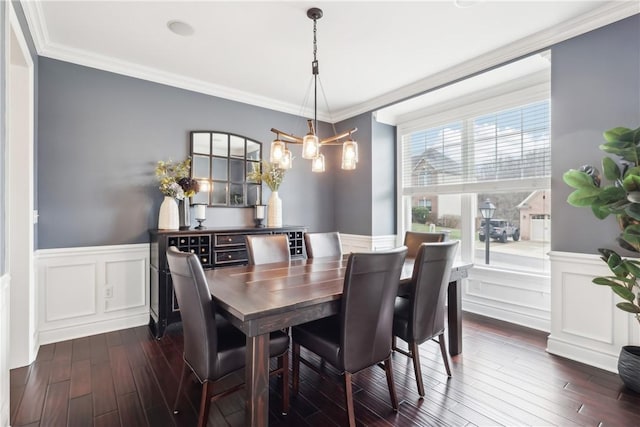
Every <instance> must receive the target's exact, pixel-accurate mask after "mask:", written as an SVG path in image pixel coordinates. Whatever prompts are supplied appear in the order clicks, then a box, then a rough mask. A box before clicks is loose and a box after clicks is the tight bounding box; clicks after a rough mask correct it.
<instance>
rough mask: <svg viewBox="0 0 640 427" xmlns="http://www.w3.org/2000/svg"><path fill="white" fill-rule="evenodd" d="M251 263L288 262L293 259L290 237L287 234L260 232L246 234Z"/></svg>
mask: <svg viewBox="0 0 640 427" xmlns="http://www.w3.org/2000/svg"><path fill="white" fill-rule="evenodd" d="M245 242H246V244H247V256H248V259H249V265H260V264H270V263H272V262H288V261H290V260H291V252H290V251H289V238H288V237H287V235H286V234H258V235H253V236H251V235H247V236H245Z"/></svg>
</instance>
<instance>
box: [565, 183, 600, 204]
mask: <svg viewBox="0 0 640 427" xmlns="http://www.w3.org/2000/svg"><path fill="white" fill-rule="evenodd" d="M600 192H601V190H600V189H599V188H596V187H591V188H581V189H579V190H575V191H574V192H573V193H571V194H569V197H567V202H568V203H569V204H570V205H572V206H577V207H583V206H591V205H592V204H593V203H594V202H595V201H596V200H598V196H599V195H600Z"/></svg>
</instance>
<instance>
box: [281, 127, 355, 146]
mask: <svg viewBox="0 0 640 427" xmlns="http://www.w3.org/2000/svg"><path fill="white" fill-rule="evenodd" d="M357 130H358V128H353V129H351V130H348V131H345V132H342V133H341V134H338V135H334V136H330V137H328V138H324V139H321V140H320V144H321V145H340V144H342V143H341V142H337V141H338V140H339V139H342V138H345V137H347V136H349V135H351V134H352V133H355V132H356V131H357ZM271 132H272V133H275V134H276V135H278V136H279V137H280V138H281V139H286V140H287V141H288V142H292V143H294V144H302V138H300V137H299V136H295V135H293V134H290V133H286V132H283V131H281V130H278V129H276V128H271Z"/></svg>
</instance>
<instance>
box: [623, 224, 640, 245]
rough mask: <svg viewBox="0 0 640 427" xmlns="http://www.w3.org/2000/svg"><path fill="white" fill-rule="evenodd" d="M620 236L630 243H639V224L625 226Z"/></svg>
mask: <svg viewBox="0 0 640 427" xmlns="http://www.w3.org/2000/svg"><path fill="white" fill-rule="evenodd" d="M622 238H623V239H624V240H626V241H627V242H629V243H630V244H632V245H638V244H640V224H633V225H629V226H627V228H625V229H624V232H623V233H622Z"/></svg>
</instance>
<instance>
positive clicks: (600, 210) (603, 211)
mask: <svg viewBox="0 0 640 427" xmlns="http://www.w3.org/2000/svg"><path fill="white" fill-rule="evenodd" d="M591 211H592V212H593V214H594V215H595V217H596V218H598V219H605V218H606V217H608V216H609V214H610V213H611V212H610V210H609V208H607V207H605V206H596V205H592V206H591Z"/></svg>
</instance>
